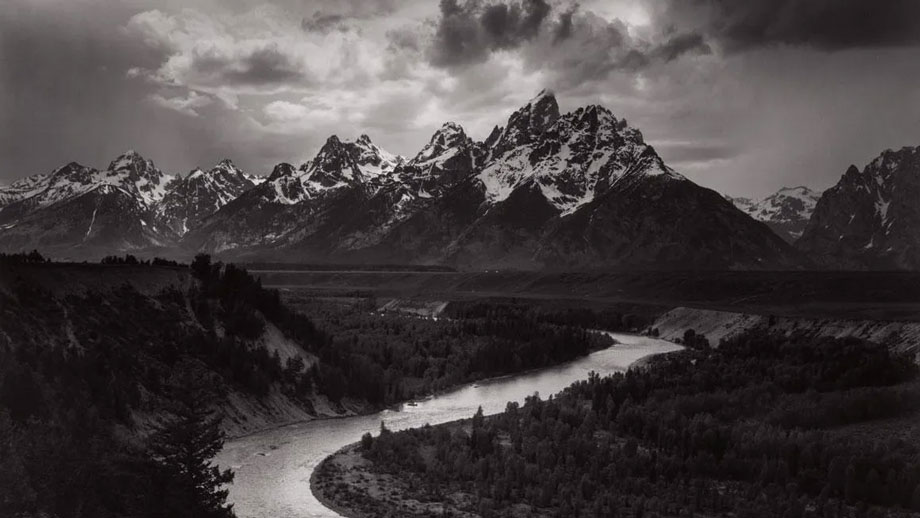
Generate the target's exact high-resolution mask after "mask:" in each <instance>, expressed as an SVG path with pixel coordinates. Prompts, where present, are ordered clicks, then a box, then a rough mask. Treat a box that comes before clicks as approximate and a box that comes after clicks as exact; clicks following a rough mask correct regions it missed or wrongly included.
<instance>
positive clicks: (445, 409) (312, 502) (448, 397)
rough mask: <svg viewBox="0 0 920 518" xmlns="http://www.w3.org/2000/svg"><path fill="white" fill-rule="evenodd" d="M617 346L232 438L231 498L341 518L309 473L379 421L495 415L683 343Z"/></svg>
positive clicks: (251, 508) (225, 457)
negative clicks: (358, 411)
mask: <svg viewBox="0 0 920 518" xmlns="http://www.w3.org/2000/svg"><path fill="white" fill-rule="evenodd" d="M608 334H609V335H610V336H611V337H613V338H614V339H615V340H617V341H618V342H619V344H617V345H615V346H613V347H610V348H608V349H605V350H603V351H598V352H595V353H593V354H590V355H588V356H586V357H584V358H581V359H578V360H575V361H573V362H571V363H567V364H565V365H560V366H557V367H550V368H547V369H543V370H539V371H534V372H529V373H525V374H521V375H516V376H508V377H504V378H498V379H494V380H489V381H484V382H479V383H474V384H472V385H467V386H464V387H460V388H458V389H456V390H454V391H451V392H446V393H444V394H439V395H438V396H436V397H433V398H430V399H426V400H422V401H418V402H417V404H416V406H410V405H402V406H401V407H400V408H399V409H397V410H384V411H382V412H379V413H376V414H372V415H367V416H356V417H347V418H340V419H326V420H317V421H310V422H306V423H300V424H294V425H290V426H285V427H283V428H276V429H273V430H268V431H265V432H260V433H257V434H253V435H249V436H246V437H241V438H239V439H234V440H231V441H228V442H227V444H226V445H225V447H224V449H223V451H221V453H220V454H218V456H217V458H216V459H215V460H216V461H217V463H218V464H219V465H220V466H221V467H232V468H233V469H234V471H235V472H236V478H235V480H234V483H233V485H232V486H231V488H230V501H231V502H233V503H234V509H235V510H236V513H237V515H238V516H239V517H240V518H261V517H273V518H293V517H298V518H299V517H338V516H339V515H338V514H336V513H335V512H333V511H331V510H329V509H327V508H326V507H324V506H323V505H322V504H320V503H319V502H318V501H317V500H316V499H315V498H314V497H313V494H312V493H311V492H310V474H311V473H312V472H313V469H314V468H315V467H316V466H317V464H319V463H320V462H321V461H322V460H323V459H324V458H326V457H327V456H329V455H331V454H332V453H334V452H335V451H337V450H339V449H340V448H342V447H343V446H346V445H348V444H350V443H353V442H356V441H358V440H359V439H360V438H361V436H362V435H363V434H364V433H366V432H372V433H374V434H376V433H377V431H378V430H379V429H380V421H384V422H385V423H386V426H387V428H389V429H391V430H401V429H405V428H414V427H419V426H424V425H425V424H426V423H428V424H432V425H434V424H439V423H445V422H448V421H454V420H457V419H463V418H467V417H471V416H472V415H473V413H475V412H476V409H477V407H479V406H482V409H483V411H484V412H485V413H486V414H487V415H488V414H495V413H498V412H501V411H502V410H504V409H505V406H506V405H507V403H508V402H509V401H517V402H521V403H522V402H523V401H524V398H525V397H527V396H530V395H532V394H533V393H534V392H539V393H540V395H541V396H542V397H546V396H548V395H550V394H555V393H556V392H559V391H560V390H562V389H564V388H565V387H567V386H569V385H571V384H572V383H573V382H574V381H578V380H582V379H586V378H587V377H588V373H589V372H591V371H595V372H597V373H598V374H601V375H604V374H610V373H613V372H617V371H622V370H624V369H626V368H627V367H628V366H629V365H630V364H632V363H633V362H635V361H637V360H640V359H642V358H643V357H645V356H648V355H651V354H658V353H664V352H670V351H674V350H677V349H679V348H680V347H679V346H677V345H675V344H673V343H670V342H667V341H664V340H658V339H655V338H648V337H644V336H634V335H627V334H619V333H608Z"/></svg>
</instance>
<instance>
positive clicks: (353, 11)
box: [300, 0, 396, 33]
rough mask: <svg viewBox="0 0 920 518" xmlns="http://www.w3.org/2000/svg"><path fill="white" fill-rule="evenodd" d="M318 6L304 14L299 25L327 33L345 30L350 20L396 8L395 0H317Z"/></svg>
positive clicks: (306, 29) (349, 24) (377, 15)
mask: <svg viewBox="0 0 920 518" xmlns="http://www.w3.org/2000/svg"><path fill="white" fill-rule="evenodd" d="M319 4H320V6H319V8H317V10H316V11H314V12H313V14H311V15H310V16H305V17H304V18H303V20H301V22H300V26H301V28H302V29H303V30H304V31H307V32H319V33H328V32H330V31H333V30H347V29H349V28H351V27H352V24H351V22H354V21H360V20H366V19H368V18H374V17H379V16H385V15H388V14H390V13H392V12H393V11H394V10H396V1H395V0H373V1H367V0H347V1H346V0H339V1H338V2H319Z"/></svg>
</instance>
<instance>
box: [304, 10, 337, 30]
mask: <svg viewBox="0 0 920 518" xmlns="http://www.w3.org/2000/svg"><path fill="white" fill-rule="evenodd" d="M347 19H348V18H347V17H346V16H345V15H343V14H338V13H325V12H322V11H317V12H315V13H313V16H311V17H309V18H304V19H303V20H302V21H301V22H300V27H301V28H303V30H305V31H307V32H329V31H331V30H333V29H336V28H340V27H341V24H342V22H344V21H345V20H347Z"/></svg>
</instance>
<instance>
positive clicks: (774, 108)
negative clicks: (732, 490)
mask: <svg viewBox="0 0 920 518" xmlns="http://www.w3.org/2000/svg"><path fill="white" fill-rule="evenodd" d="M3 4H4V5H3V8H2V10H0V181H4V182H9V181H12V180H14V179H16V178H19V177H22V176H27V175H30V174H35V173H43V172H48V171H49V170H51V169H53V168H54V167H56V166H59V165H62V164H64V163H66V162H69V161H71V160H76V161H79V162H81V163H84V164H87V165H92V166H96V167H104V166H105V165H107V163H108V162H109V161H110V160H111V159H112V158H114V156H116V155H117V154H119V153H120V152H122V151H124V150H126V149H129V148H133V149H137V150H138V151H139V152H141V153H142V154H144V155H145V156H147V157H149V158H152V159H153V160H154V161H155V162H157V164H158V165H159V166H160V167H161V168H162V169H164V170H167V171H169V172H185V171H188V170H189V169H191V168H193V167H195V166H202V167H205V166H209V165H211V164H213V163H215V162H217V161H218V160H219V159H221V158H224V157H229V158H232V159H233V160H234V161H235V162H236V163H237V164H238V165H240V166H241V167H243V168H245V169H246V170H248V171H251V172H254V173H266V172H268V171H269V170H270V168H271V166H272V165H273V164H275V163H277V162H280V161H288V162H296V163H299V162H301V161H303V160H305V159H308V158H310V157H311V156H312V155H313V154H314V153H315V152H316V150H317V149H318V147H319V146H320V145H321V144H322V142H324V141H325V139H326V138H327V137H328V136H329V135H330V134H333V133H334V134H338V135H339V136H340V137H342V138H355V137H357V136H358V135H359V134H361V133H367V134H369V135H370V136H371V138H372V139H373V140H374V141H375V142H376V143H377V144H379V145H381V146H382V147H384V148H386V149H388V150H390V151H392V152H395V153H400V154H405V155H413V154H415V153H416V152H417V151H418V150H419V149H420V148H421V147H422V145H423V144H424V143H425V142H427V140H428V138H429V137H430V135H431V133H432V132H433V131H434V130H435V129H437V128H438V127H439V126H440V125H441V124H442V123H443V122H445V121H448V120H452V121H456V122H458V123H460V124H462V125H463V126H464V127H465V128H466V130H467V132H468V133H470V135H471V136H473V137H474V138H479V139H482V138H485V136H486V135H487V134H488V132H489V130H490V129H491V128H492V127H493V126H494V125H496V124H502V123H503V122H504V121H505V120H506V118H507V116H508V115H509V114H510V113H511V112H512V111H513V110H514V109H515V108H517V107H518V106H520V105H522V104H524V103H526V101H527V100H528V99H529V98H530V97H532V96H533V95H534V94H536V93H537V92H538V91H539V90H540V89H542V88H549V89H552V90H553V91H554V92H555V93H556V96H557V99H558V101H559V103H560V106H561V108H562V109H563V111H568V110H571V109H574V108H576V107H578V106H583V105H586V104H602V105H605V106H607V107H608V108H610V109H611V110H613V111H614V113H615V114H617V115H618V116H619V117H625V118H626V119H627V120H628V121H629V122H630V124H632V125H634V126H636V127H638V128H639V129H641V130H642V132H643V134H644V135H645V137H646V140H647V141H649V142H650V143H651V144H653V145H654V146H655V148H656V149H657V150H658V151H659V153H660V154H661V155H662V156H663V157H664V158H665V160H666V161H667V162H668V163H669V164H670V165H672V166H673V167H674V168H675V169H677V170H678V171H680V172H682V173H684V174H685V175H687V176H689V177H690V178H692V179H693V180H695V181H697V182H698V183H701V184H703V185H706V186H708V187H712V188H715V189H717V190H720V191H722V192H727V193H730V194H733V195H753V196H762V195H765V194H768V193H770V192H772V191H775V190H776V189H778V188H779V187H781V186H784V185H788V186H793V185H800V184H804V185H808V186H811V187H815V188H821V189H823V188H826V187H827V186H829V185H831V184H833V183H834V182H835V181H836V180H837V178H838V177H839V176H840V175H841V174H842V173H843V171H844V170H845V168H846V166H847V165H849V164H850V163H856V164H857V165H859V166H862V165H864V164H865V163H866V162H868V161H869V160H871V159H872V158H873V157H874V156H876V155H877V154H878V153H879V152H880V151H881V150H883V149H886V148H898V147H901V146H905V145H915V146H916V145H920V2H917V1H914V0H847V1H840V0H750V1H744V2H739V1H735V0H580V1H578V2H577V3H576V2H572V1H568V0H558V1H556V0H520V1H519V0H441V1H440V2H439V1H437V0H273V1H255V0H196V1H190V0H4V2H3Z"/></svg>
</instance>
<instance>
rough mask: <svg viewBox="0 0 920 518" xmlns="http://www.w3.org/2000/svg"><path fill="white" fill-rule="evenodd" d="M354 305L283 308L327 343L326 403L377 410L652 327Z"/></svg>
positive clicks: (295, 301) (493, 308) (515, 312)
mask: <svg viewBox="0 0 920 518" xmlns="http://www.w3.org/2000/svg"><path fill="white" fill-rule="evenodd" d="M350 295H351V296H350V297H340V299H341V298H347V299H349V301H348V303H340V304H333V303H329V302H328V301H324V300H320V299H317V298H315V297H313V296H303V295H296V294H294V295H287V296H286V300H288V302H289V305H290V306H292V307H296V308H297V309H298V310H299V314H308V315H310V319H311V322H312V323H313V324H314V325H315V326H316V328H318V329H320V330H322V333H323V334H324V336H325V341H324V342H323V343H324V344H325V345H324V346H322V347H321V348H320V349H319V350H318V351H317V354H318V355H319V357H320V360H321V362H320V367H319V370H318V372H317V378H318V383H319V386H320V387H322V391H323V393H324V394H327V395H330V396H331V397H338V396H343V395H350V396H354V397H360V398H364V399H367V400H368V401H371V402H372V403H377V404H391V403H394V402H398V401H402V400H405V399H411V398H415V397H418V396H420V395H423V394H428V393H431V392H436V391H439V390H443V389H446V388H449V387H452V386H455V385H457V384H461V383H466V382H470V381H473V380H477V379H482V378H486V377H493V376H499V375H503V374H509V373H513V372H519V371H522V370H528V369H533V368H538V367H545V366H549V365H555V364H558V363H561V362H564V361H568V360H572V359H575V358H578V357H579V356H583V355H585V354H587V353H588V352H590V351H593V350H597V349H600V348H603V347H607V346H609V345H611V344H612V340H610V339H609V338H608V337H607V336H606V335H603V334H600V333H595V332H591V331H588V330H587V329H591V328H600V329H607V330H611V331H623V330H630V329H635V328H637V327H639V328H641V327H642V326H644V325H647V323H648V321H649V320H648V319H649V317H648V316H647V315H640V314H635V313H633V312H625V311H624V312H614V311H597V310H590V309H584V310H570V309H547V308H543V307H539V306H535V305H532V304H504V303H488V302H476V303H472V304H454V303H452V304H450V305H448V308H447V310H446V311H445V312H444V314H443V315H441V316H439V317H438V318H420V317H418V316H414V315H408V314H400V313H392V312H391V313H387V314H381V313H379V312H377V311H375V310H376V308H378V307H379V306H380V304H379V302H378V301H377V300H376V299H375V298H374V297H373V296H372V295H368V294H366V293H352V294H350ZM587 323H590V324H591V325H585V324H587Z"/></svg>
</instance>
